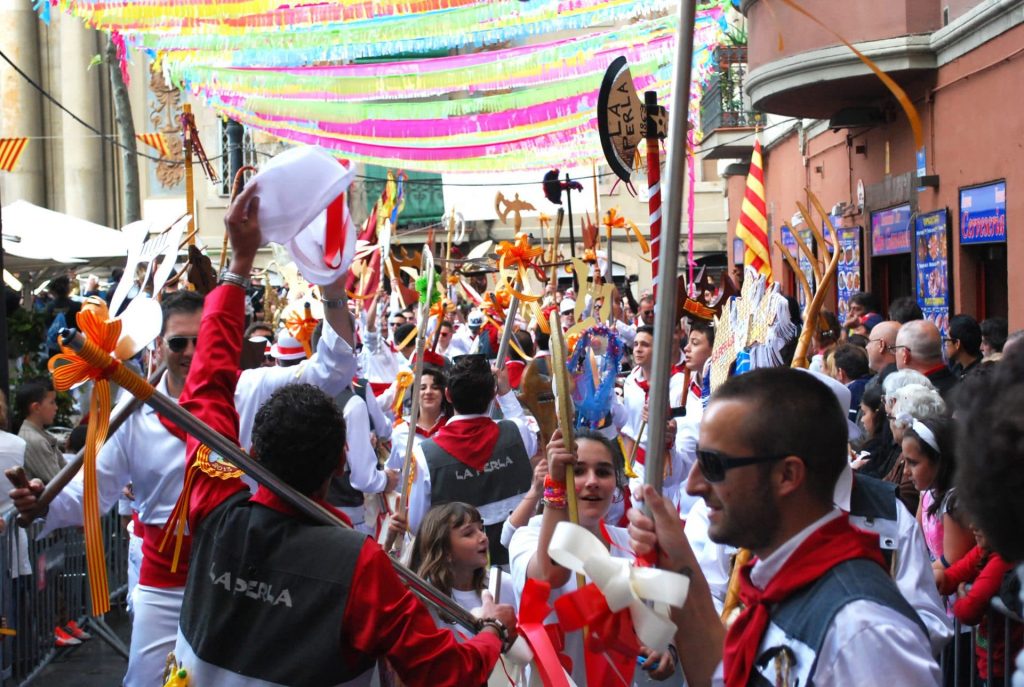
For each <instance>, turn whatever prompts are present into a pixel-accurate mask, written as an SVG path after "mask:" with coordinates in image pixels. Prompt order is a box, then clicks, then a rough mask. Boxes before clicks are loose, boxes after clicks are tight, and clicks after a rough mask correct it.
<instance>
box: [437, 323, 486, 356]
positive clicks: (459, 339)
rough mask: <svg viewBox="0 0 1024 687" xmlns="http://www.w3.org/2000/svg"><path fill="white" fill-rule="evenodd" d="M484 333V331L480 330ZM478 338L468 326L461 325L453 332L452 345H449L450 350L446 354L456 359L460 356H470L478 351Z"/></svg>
mask: <svg viewBox="0 0 1024 687" xmlns="http://www.w3.org/2000/svg"><path fill="white" fill-rule="evenodd" d="M480 331H483V330H480ZM477 338H478V337H477V336H474V335H473V332H472V331H470V329H469V326H468V325H464V324H460V325H458V326H457V327H456V328H455V331H454V332H452V340H451V343H449V344H448V348H447V349H446V350H445V352H444V354H445V355H446V356H448V358H454V357H455V356H458V355H469V354H470V353H472V352H473V351H474V350H476V340H477Z"/></svg>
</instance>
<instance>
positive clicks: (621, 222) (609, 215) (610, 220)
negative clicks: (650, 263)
mask: <svg viewBox="0 0 1024 687" xmlns="http://www.w3.org/2000/svg"><path fill="white" fill-rule="evenodd" d="M601 223H602V224H604V226H605V228H606V229H607V230H608V238H609V239H611V237H612V230H613V229H631V230H632V231H633V235H634V236H636V240H637V242H638V243H639V244H640V250H642V251H643V252H644V253H650V252H651V248H650V246H648V245H647V239H645V238H644V235H643V233H641V231H640V229H639V228H638V227H637V226H636V224H634V223H633V221H632V220H630V219H628V218H626V217H624V216H622V215H620V214H619V211H618V210H617V209H616V208H612V209H610V210H609V211H608V212H606V213H604V218H603V219H602V220H601ZM626 236H629V232H628V231H627V232H626Z"/></svg>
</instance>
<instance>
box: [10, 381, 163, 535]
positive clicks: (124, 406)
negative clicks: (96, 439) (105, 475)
mask: <svg viewBox="0 0 1024 687" xmlns="http://www.w3.org/2000/svg"><path fill="white" fill-rule="evenodd" d="M166 369H167V366H166V365H164V364H161V365H160V367H158V368H157V369H156V371H155V372H154V373H153V374H151V375H150V376H149V383H150V384H156V383H157V382H159V381H160V377H162V376H163V374H164V370H166ZM141 405H142V401H140V400H139V399H137V398H135V397H134V396H133V397H132V398H131V399H129V400H128V401H125V402H122V403H120V404H118V405H117V407H115V408H114V412H113V413H111V414H110V428H109V429H108V430H107V440H108V441H109V440H110V437H112V436H114V432H116V431H117V430H118V428H120V427H121V425H123V424H124V423H125V421H126V420H127V419H128V418H129V417H131V414H132V413H134V412H135V411H136V410H138V408H139V406H141ZM84 462H85V447H84V446H83V447H82V448H80V449H78V453H76V454H75V457H74V458H72V459H71V460H69V461H68V463H67V465H65V466H64V467H63V468H61V470H60V472H58V473H57V474H56V476H54V478H53V479H51V480H50V481H49V482H47V483H46V486H45V487H43V493H42V494H40V495H39V498H38V499H37V500H36V507H35V508H34V509H33V510H32V512H31V513H19V514H18V524H19V525H21V526H22V527H28V526H29V525H31V524H32V521H33V520H35V519H36V518H37V517H41V516H42V515H43V514H44V513H45V512H46V509H47V508H49V506H50V503H52V502H53V499H55V498H56V497H57V494H59V493H61V492H62V491H64V487H66V486H67V485H68V484H69V483H70V482H71V480H72V479H74V477H75V475H77V474H78V471H79V470H80V469H81V468H82V463H84ZM17 470H21V468H17ZM11 472H12V470H8V471H7V472H6V473H5V474H7V478H8V479H10V480H11V483H12V484H14V486H16V487H18V486H22V485H21V484H15V482H14V479H13V478H12V475H11V474H10V473H11ZM22 474H24V471H23V470H22ZM26 483H27V480H26Z"/></svg>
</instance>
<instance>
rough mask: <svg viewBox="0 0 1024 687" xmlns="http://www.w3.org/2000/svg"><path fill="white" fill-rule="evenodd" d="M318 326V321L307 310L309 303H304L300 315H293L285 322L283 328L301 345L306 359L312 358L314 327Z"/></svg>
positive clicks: (308, 309)
mask: <svg viewBox="0 0 1024 687" xmlns="http://www.w3.org/2000/svg"><path fill="white" fill-rule="evenodd" d="M318 324H319V320H317V319H316V318H315V317H313V312H312V311H311V310H310V308H309V303H306V307H305V308H303V312H302V315H299V314H297V313H293V314H292V315H291V316H289V317H288V319H287V320H285V323H284V326H285V329H287V330H288V333H289V334H291V335H292V336H294V337H295V340H296V341H298V342H299V343H300V344H302V347H303V348H304V349H305V350H306V357H307V358H311V357H313V346H312V343H311V342H312V341H313V332H315V331H316V326H317V325H318Z"/></svg>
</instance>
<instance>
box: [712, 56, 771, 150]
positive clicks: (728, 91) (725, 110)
mask: <svg viewBox="0 0 1024 687" xmlns="http://www.w3.org/2000/svg"><path fill="white" fill-rule="evenodd" d="M714 63H715V65H716V66H715V70H714V72H713V73H712V75H711V79H710V82H709V83H708V88H707V90H706V91H705V93H704V97H703V98H702V99H701V102H700V122H701V129H702V130H703V131H704V137H705V138H707V137H708V136H709V135H711V133H712V132H714V131H715V130H716V129H730V128H737V127H752V126H756V125H757V124H758V123H760V122H761V118H762V115H761V114H760V113H759V112H754V111H752V110H751V109H750V105H749V99H748V98H747V97H746V94H745V93H744V91H743V82H744V79H745V78H746V76H747V46H745V45H729V46H725V45H722V46H719V47H718V48H716V49H715V53H714Z"/></svg>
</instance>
